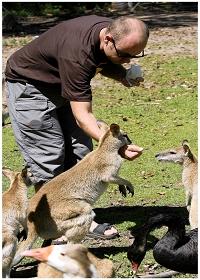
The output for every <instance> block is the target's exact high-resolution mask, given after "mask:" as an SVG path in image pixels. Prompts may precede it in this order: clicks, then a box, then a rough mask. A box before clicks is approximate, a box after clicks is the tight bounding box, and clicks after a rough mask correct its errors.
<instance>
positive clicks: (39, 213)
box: [13, 120, 134, 265]
mask: <svg viewBox="0 0 200 280" xmlns="http://www.w3.org/2000/svg"><path fill="white" fill-rule="evenodd" d="M97 125H98V126H99V128H100V129H101V130H102V135H101V137H100V140H99V144H98V148H97V149H96V150H94V151H92V152H90V153H89V154H88V155H87V156H86V157H85V158H83V159H82V160H81V161H79V162H78V163H77V164H76V165H75V166H74V167H72V168H71V169H69V170H67V171H65V172H63V173H62V174H60V175H58V176H57V177H55V178H53V179H52V180H51V181H49V182H47V183H46V184H45V185H43V187H42V188H41V189H39V191H38V192H37V193H36V194H35V195H34V196H33V197H32V198H31V200H30V204H29V209H28V214H27V216H28V220H27V226H28V236H27V239H26V240H25V241H24V242H21V244H20V246H19V249H18V251H17V253H16V256H15V258H14V261H13V265H16V264H17V263H18V262H19V261H20V260H21V259H22V256H21V252H23V251H25V250H28V249H30V248H31V247H32V245H33V243H34V242H35V240H36V238H37V237H39V236H40V237H41V238H43V239H45V240H48V239H56V238H58V237H60V236H62V235H65V236H66V237H67V239H68V243H79V242H81V240H82V239H83V238H84V237H85V236H86V234H87V233H88V230H89V228H90V225H91V223H92V221H93V218H94V216H95V213H94V211H93V210H92V206H93V205H94V203H95V202H96V201H97V199H98V198H99V197H100V196H101V195H102V194H103V192H104V191H105V190H106V189H107V187H108V185H109V184H110V183H112V184H118V185H125V186H126V188H127V189H128V190H129V192H131V194H132V195H133V194H134V190H133V186H132V184H131V183H130V182H129V181H127V180H125V179H123V178H121V177H119V176H118V172H119V169H120V167H121V164H122V158H121V156H120V155H119V153H118V151H119V149H120V147H122V146H124V145H126V143H127V142H126V141H127V138H126V137H125V136H124V135H123V133H122V132H121V131H120V127H119V126H118V125H117V124H111V125H110V127H109V126H108V125H107V124H106V123H105V122H104V121H100V120H99V121H97Z"/></svg>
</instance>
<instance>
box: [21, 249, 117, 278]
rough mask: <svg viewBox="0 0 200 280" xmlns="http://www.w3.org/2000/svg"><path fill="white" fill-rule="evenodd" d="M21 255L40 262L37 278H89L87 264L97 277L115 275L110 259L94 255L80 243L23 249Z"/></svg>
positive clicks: (89, 273) (111, 276)
mask: <svg viewBox="0 0 200 280" xmlns="http://www.w3.org/2000/svg"><path fill="white" fill-rule="evenodd" d="M83 253H84V254H83ZM22 255H24V256H28V257H31V258H34V259H36V260H38V261H40V262H41V263H40V264H39V265H38V271H37V277H38V278H64V275H65V276H66V275H67V276H68V277H75V276H76V277H80V278H83V277H84V276H86V277H88V278H91V277H90V276H91V272H90V271H89V270H88V266H89V267H90V266H91V264H92V265H93V266H94V269H95V270H96V272H97V273H98V278H113V277H114V276H115V269H114V264H113V262H112V261H111V260H108V259H106V258H104V259H100V258H98V257H96V256H95V255H94V254H92V253H91V252H89V251H88V249H87V248H86V247H85V246H83V245H81V244H66V245H51V246H47V247H44V248H38V249H32V250H28V251H25V252H23V253H22ZM86 259H87V260H88V261H87V263H86ZM73 262H75V263H74V265H75V266H76V267H77V269H75V267H74V265H73ZM61 271H62V272H61ZM77 273H78V274H77ZM70 274H71V275H70ZM96 277H97V276H96Z"/></svg>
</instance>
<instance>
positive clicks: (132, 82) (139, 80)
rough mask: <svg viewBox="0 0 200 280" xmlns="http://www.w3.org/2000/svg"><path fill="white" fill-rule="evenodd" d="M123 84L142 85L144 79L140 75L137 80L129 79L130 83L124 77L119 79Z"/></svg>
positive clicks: (126, 85)
mask: <svg viewBox="0 0 200 280" xmlns="http://www.w3.org/2000/svg"><path fill="white" fill-rule="evenodd" d="M119 81H120V82H121V83H122V85H124V86H125V87H132V86H140V83H141V82H144V79H143V78H142V77H138V78H136V79H135V80H133V79H129V81H130V83H131V84H130V83H129V82H128V81H127V79H126V78H122V79H120V80H119Z"/></svg>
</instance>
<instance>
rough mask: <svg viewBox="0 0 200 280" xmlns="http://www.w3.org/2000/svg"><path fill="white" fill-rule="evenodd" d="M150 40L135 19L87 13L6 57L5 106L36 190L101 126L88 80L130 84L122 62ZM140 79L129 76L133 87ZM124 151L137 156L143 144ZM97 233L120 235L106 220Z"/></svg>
mask: <svg viewBox="0 0 200 280" xmlns="http://www.w3.org/2000/svg"><path fill="white" fill-rule="evenodd" d="M148 37H149V31H148V28H147V26H146V25H145V24H144V23H143V22H142V21H140V20H137V19H134V18H131V17H122V18H119V19H116V20H114V21H113V20H112V19H110V18H105V17H99V16H95V15H92V16H84V17H79V18H75V19H72V20H68V21H64V22H62V23H60V24H58V25H56V26H54V27H53V28H51V29H49V30H48V31H46V32H45V33H43V34H42V35H41V36H39V37H38V38H37V39H35V40H33V41H32V42H30V43H29V44H27V45H26V46H24V47H23V48H21V49H20V50H18V51H17V52H15V53H14V54H13V55H12V56H11V57H10V58H9V59H8V61H7V65H6V69H5V76H6V96H7V105H8V109H9V114H10V119H11V122H12V128H13V131H14V135H15V139H16V142H17V144H18V147H19V150H20V152H21V154H22V156H23V158H24V164H25V166H26V167H28V170H29V171H30V172H31V173H32V174H33V177H32V178H33V184H34V186H35V190H36V191H37V190H39V189H40V187H42V185H43V184H44V183H45V182H47V181H49V180H51V179H52V178H53V177H55V176H57V175H59V174H60V173H62V172H63V171H65V170H67V169H69V168H71V167H72V166H73V165H75V164H76V163H77V162H78V161H79V160H81V159H82V158H83V157H84V156H85V155H86V154H87V153H89V152H90V151H91V150H92V149H93V147H92V138H93V139H94V140H96V141H98V140H99V138H100V135H101V131H100V129H99V128H98V126H97V124H96V118H95V116H94V115H93V113H92V92H91V86H90V82H91V79H92V78H93V77H94V76H95V75H96V74H97V73H98V72H100V73H101V74H102V75H104V76H107V77H110V78H112V79H115V80H118V81H120V82H121V83H122V84H123V85H124V86H126V87H129V86H130V84H129V82H128V81H127V80H126V69H125V68H124V67H123V66H122V64H123V63H129V62H130V59H131V58H132V57H134V56H135V55H137V54H140V53H141V52H142V51H143V50H144V48H145V46H146V44H147V41H148ZM142 81H143V78H142V77H138V78H137V79H135V80H130V82H131V84H132V85H135V86H139V85H140V82H142ZM119 152H120V154H121V156H122V157H124V158H127V159H129V160H133V159H135V158H137V157H138V156H140V155H141V153H142V148H140V147H138V146H134V145H129V146H124V147H122V149H120V151H119ZM55 187H56V186H55ZM95 231H98V232H99V231H100V232H101V233H102V237H104V238H113V237H115V236H116V235H117V234H118V233H117V231H116V229H114V228H113V227H111V226H110V225H109V224H106V223H105V224H103V225H98V224H97V223H96V222H93V223H92V225H91V228H90V234H93V233H94V232H95ZM94 235H95V233H94Z"/></svg>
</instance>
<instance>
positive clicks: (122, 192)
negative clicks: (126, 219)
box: [119, 185, 126, 197]
mask: <svg viewBox="0 0 200 280" xmlns="http://www.w3.org/2000/svg"><path fill="white" fill-rule="evenodd" d="M119 192H120V193H121V194H122V196H123V197H126V188H125V186H124V185H119Z"/></svg>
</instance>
